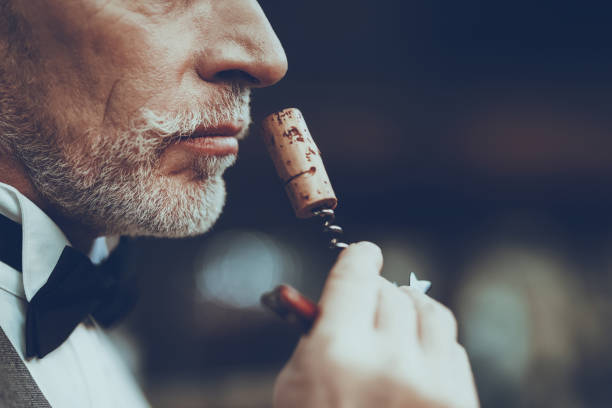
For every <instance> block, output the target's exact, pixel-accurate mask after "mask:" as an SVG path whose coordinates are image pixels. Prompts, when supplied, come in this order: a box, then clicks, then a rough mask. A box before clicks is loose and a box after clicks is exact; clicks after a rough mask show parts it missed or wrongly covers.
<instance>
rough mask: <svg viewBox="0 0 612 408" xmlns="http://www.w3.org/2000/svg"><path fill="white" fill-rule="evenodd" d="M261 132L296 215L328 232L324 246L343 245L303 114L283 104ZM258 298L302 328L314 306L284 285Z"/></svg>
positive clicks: (335, 201) (314, 313)
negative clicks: (317, 224) (314, 221)
mask: <svg viewBox="0 0 612 408" xmlns="http://www.w3.org/2000/svg"><path fill="white" fill-rule="evenodd" d="M262 135H263V140H264V143H265V145H266V147H267V149H268V153H269V154H270V157H271V159H272V161H273V163H274V167H275V168H276V172H277V174H278V176H279V177H280V179H281V182H282V183H283V185H284V188H285V191H286V193H287V196H288V197H289V201H290V202H291V205H292V207H293V210H294V212H295V215H296V216H297V217H298V218H319V219H320V220H321V221H322V223H323V231H324V232H325V234H327V235H328V236H329V248H331V249H344V248H346V247H348V244H347V243H345V242H344V241H342V240H341V236H342V234H343V229H342V227H340V226H339V225H337V224H336V214H335V211H334V210H335V208H336V206H337V204H338V199H337V198H336V195H335V193H334V190H333V189H332V187H331V183H330V181H329V177H328V175H327V172H326V170H325V167H324V166H323V161H322V159H321V152H320V151H319V149H318V147H317V146H316V144H315V142H314V140H313V138H312V136H311V135H310V131H309V130H308V127H307V126H306V122H305V120H304V117H303V116H302V113H301V112H300V111H299V110H297V109H293V108H291V109H284V110H282V111H280V112H276V113H273V114H272V115H269V116H268V117H266V118H265V119H264V120H263V123H262ZM261 301H262V303H263V304H264V305H265V306H267V307H268V308H270V309H271V310H273V311H274V312H275V313H277V314H278V315H279V316H281V317H282V318H284V319H285V320H288V321H289V322H292V323H297V324H298V326H300V327H301V328H302V330H303V331H305V332H307V331H308V330H309V329H310V326H311V325H312V323H313V322H314V320H315V319H316V317H317V315H318V313H319V308H318V306H317V305H316V303H314V302H313V301H311V300H310V299H308V298H306V297H305V296H304V295H302V294H301V293H300V292H299V291H297V290H296V289H294V288H292V287H291V286H289V285H280V286H277V287H276V288H275V289H274V290H273V291H271V292H268V293H265V294H264V295H263V296H262V297H261Z"/></svg>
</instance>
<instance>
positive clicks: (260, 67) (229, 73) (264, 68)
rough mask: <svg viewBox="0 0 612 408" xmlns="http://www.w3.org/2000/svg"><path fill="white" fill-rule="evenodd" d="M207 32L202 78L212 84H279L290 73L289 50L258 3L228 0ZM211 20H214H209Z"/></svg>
mask: <svg viewBox="0 0 612 408" xmlns="http://www.w3.org/2000/svg"><path fill="white" fill-rule="evenodd" d="M223 1H224V2H227V3H226V6H220V7H219V8H218V9H217V10H216V14H217V17H219V18H218V19H217V20H216V22H215V23H213V24H212V25H214V26H215V27H216V29H213V27H210V26H209V29H204V30H203V31H204V33H203V35H205V36H206V37H207V38H203V44H204V47H203V48H204V49H203V50H201V52H202V53H201V57H200V58H198V62H197V67H196V68H197V71H198V75H199V76H200V77H201V78H202V79H203V80H205V81H209V82H222V81H224V82H229V81H232V82H241V83H243V84H244V85H246V86H249V87H266V86H270V85H273V84H275V83H276V82H278V81H280V80H281V78H283V77H284V76H285V73H286V72H287V57H286V55H285V51H284V50H283V47H282V45H281V43H280V41H279V40H278V37H277V36H276V34H275V33H274V30H273V29H272V27H271V26H270V23H269V22H268V19H267V18H266V16H265V15H264V13H263V10H262V9H261V7H260V6H259V4H257V2H256V1H255V0H240V1H231V0H230V1H227V0H223ZM209 21H210V20H209Z"/></svg>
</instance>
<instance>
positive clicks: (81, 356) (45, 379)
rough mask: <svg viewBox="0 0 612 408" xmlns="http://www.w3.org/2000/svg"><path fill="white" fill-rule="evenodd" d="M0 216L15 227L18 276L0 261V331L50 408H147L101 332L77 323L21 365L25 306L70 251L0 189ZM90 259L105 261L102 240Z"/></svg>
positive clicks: (17, 198)
mask: <svg viewBox="0 0 612 408" xmlns="http://www.w3.org/2000/svg"><path fill="white" fill-rule="evenodd" d="M0 213H1V214H3V215H4V216H6V217H8V218H10V219H11V220H13V221H15V222H17V223H19V224H21V226H22V231H23V248H22V271H21V272H19V271H16V270H15V269H13V268H11V267H10V266H8V265H7V264H5V263H3V262H1V260H0V327H2V330H3V331H4V332H5V333H6V336H7V337H8V339H9V340H10V341H11V343H12V344H13V347H14V348H15V350H16V351H17V353H18V354H19V356H20V357H21V359H22V360H23V361H24V363H25V365H26V367H27V368H28V370H29V371H30V374H31V375H32V378H34V380H35V381H36V383H37V384H38V387H39V388H40V390H41V391H42V393H43V394H44V395H45V397H46V398H47V400H48V401H49V404H51V406H53V407H60V408H63V407H78V408H82V407H100V408H110V407H130V408H139V407H148V406H149V405H148V403H147V401H146V399H145V398H144V396H143V394H142V392H141V391H140V388H139V387H138V385H137V384H136V382H135V381H134V378H133V376H132V375H131V374H130V373H129V371H128V370H127V368H126V366H125V365H124V363H123V362H122V361H121V359H120V358H119V355H118V353H117V352H116V351H115V350H114V348H113V345H112V344H111V343H110V341H109V340H108V338H107V337H106V335H105V334H104V333H103V331H102V329H101V328H100V327H99V326H97V325H95V324H94V325H93V326H86V325H84V324H83V323H81V324H80V325H79V326H77V328H76V329H75V330H74V332H73V333H72V334H71V335H70V337H69V338H68V339H67V340H66V341H65V342H64V343H63V344H62V345H61V346H60V347H59V348H57V349H56V350H54V351H52V352H51V353H49V354H48V355H47V356H45V357H44V358H42V359H37V358H33V359H31V360H29V361H28V360H25V358H24V355H25V316H26V309H27V304H28V302H29V301H30V300H31V299H32V297H33V296H34V295H35V294H36V292H37V291H38V290H39V289H40V288H41V287H42V286H43V285H44V284H45V283H46V282H47V279H48V278H49V275H50V274H51V271H52V270H53V268H54V266H55V264H56V263H57V260H58V259H59V257H60V254H61V253H62V251H63V249H64V246H66V245H70V244H69V242H68V240H67V239H66V237H65V236H64V234H63V233H62V231H60V229H59V228H58V227H57V225H55V223H54V222H53V221H52V220H51V219H50V218H49V217H48V216H47V215H45V213H43V212H42V211H41V210H40V209H39V208H38V207H37V206H36V205H34V203H32V202H31V201H30V200H28V199H27V198H26V197H25V196H23V195H22V194H21V193H19V192H18V191H17V190H16V189H14V188H13V187H11V186H9V185H7V184H3V183H0ZM0 234H2V231H0ZM94 252H95V253H92V254H91V255H90V257H91V258H95V259H94V260H96V261H99V260H100V259H101V258H103V257H104V256H107V255H108V250H107V248H106V246H105V245H104V241H103V240H98V242H96V245H94Z"/></svg>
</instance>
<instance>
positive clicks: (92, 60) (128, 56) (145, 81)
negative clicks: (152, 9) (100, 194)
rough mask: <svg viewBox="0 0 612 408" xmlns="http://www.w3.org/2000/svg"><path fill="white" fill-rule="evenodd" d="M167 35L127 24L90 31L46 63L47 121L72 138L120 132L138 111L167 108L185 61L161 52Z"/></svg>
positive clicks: (94, 27) (175, 52) (100, 25)
mask: <svg viewBox="0 0 612 408" xmlns="http://www.w3.org/2000/svg"><path fill="white" fill-rule="evenodd" d="M111 21H114V23H112V24H111ZM168 35H169V33H167V30H164V29H163V27H156V26H149V27H147V28H145V26H143V25H141V26H138V24H137V21H130V20H127V21H125V20H124V21H115V20H113V19H109V20H107V19H104V20H102V21H100V22H99V23H98V24H95V25H92V26H91V28H90V29H89V30H88V31H86V32H84V33H83V35H81V36H80V37H79V38H78V39H75V41H74V43H73V46H72V49H71V50H70V52H65V53H63V55H61V54H60V56H61V58H58V55H57V54H56V55H50V58H49V59H48V61H49V64H48V65H47V67H49V69H50V72H48V73H47V74H46V75H45V77H47V78H53V79H52V80H51V81H49V82H47V84H48V85H47V86H49V92H47V94H48V97H49V100H48V102H47V104H46V106H47V107H48V108H49V109H50V110H52V112H51V113H52V116H54V117H56V118H57V119H58V120H59V121H60V124H63V125H64V126H63V127H66V128H70V132H69V133H70V134H72V135H73V136H72V137H73V138H74V137H78V135H80V134H83V132H85V131H87V130H98V131H99V132H103V133H109V131H111V132H112V131H113V130H117V129H126V128H127V127H128V126H129V125H130V121H131V120H134V118H135V117H136V116H137V115H138V112H139V111H140V109H141V108H142V107H144V106H146V107H148V108H150V109H159V108H162V107H163V108H167V106H166V105H168V103H172V102H173V101H174V100H175V95H174V94H176V89H178V88H179V86H180V81H181V76H182V65H184V63H183V64H182V63H181V61H185V60H186V58H185V55H181V53H180V50H176V49H172V48H170V47H167V46H164V44H167V43H165V42H164V41H163V39H162V37H164V36H165V37H168ZM57 107H61V109H57ZM60 127H61V126H60Z"/></svg>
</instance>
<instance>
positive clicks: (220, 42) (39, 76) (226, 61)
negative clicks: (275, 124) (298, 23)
mask: <svg viewBox="0 0 612 408" xmlns="http://www.w3.org/2000/svg"><path fill="white" fill-rule="evenodd" d="M12 4H13V9H14V13H13V19H12V20H11V21H13V22H18V24H17V25H15V27H16V28H15V29H14V30H13V32H11V33H9V34H8V35H7V41H5V44H4V45H3V46H0V53H2V54H5V55H6V56H7V57H6V58H5V56H4V55H3V56H2V57H1V58H0V60H4V62H0V85H2V86H1V87H0V88H2V89H0V141H2V142H4V143H5V144H8V145H9V148H10V149H11V150H12V151H13V153H14V154H15V156H16V157H17V158H18V159H19V160H20V161H21V162H22V163H23V164H24V165H25V167H26V169H27V172H28V175H29V177H30V178H31V179H32V182H33V184H34V186H35V187H36V188H37V190H39V192H40V194H41V195H42V196H43V197H44V199H45V200H46V201H47V202H48V204H49V205H50V206H52V207H53V208H55V210H56V211H59V212H60V213H62V215H63V216H68V217H73V218H75V219H81V220H82V222H84V223H85V224H87V225H88V226H89V227H91V228H94V229H95V230H97V231H98V232H100V233H107V234H108V233H119V234H133V235H137V234H138V235H158V236H185V235H193V234H198V233H202V232H204V231H205V230H207V229H208V228H209V227H210V226H211V225H212V224H213V223H214V221H215V220H216V219H217V217H218V216H219V214H220V212H221V208H222V206H223V203H224V199H225V188H224V184H223V180H222V178H221V176H222V173H223V171H224V170H225V168H226V167H228V166H229V165H231V164H232V163H233V161H234V160H235V156H236V153H237V139H240V138H241V137H243V135H244V134H245V132H246V130H247V127H248V125H249V122H250V117H249V116H250V115H249V92H250V88H252V87H260V86H267V85H271V84H273V83H275V82H277V81H278V80H280V79H281V78H282V77H283V75H284V73H285V71H286V67H287V63H286V59H285V55H284V53H283V50H282V47H281V45H280V43H279V42H278V39H277V38H276V36H275V34H274V32H273V31H272V28H271V27H270V25H269V24H268V22H267V20H266V18H265V16H264V15H263V12H262V11H261V9H260V7H259V5H258V4H257V2H256V1H255V0H169V1H168V0H165V1H164V0H13V2H12ZM7 45H8V46H7ZM2 82H4V83H2ZM3 138H4V139H3Z"/></svg>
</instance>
